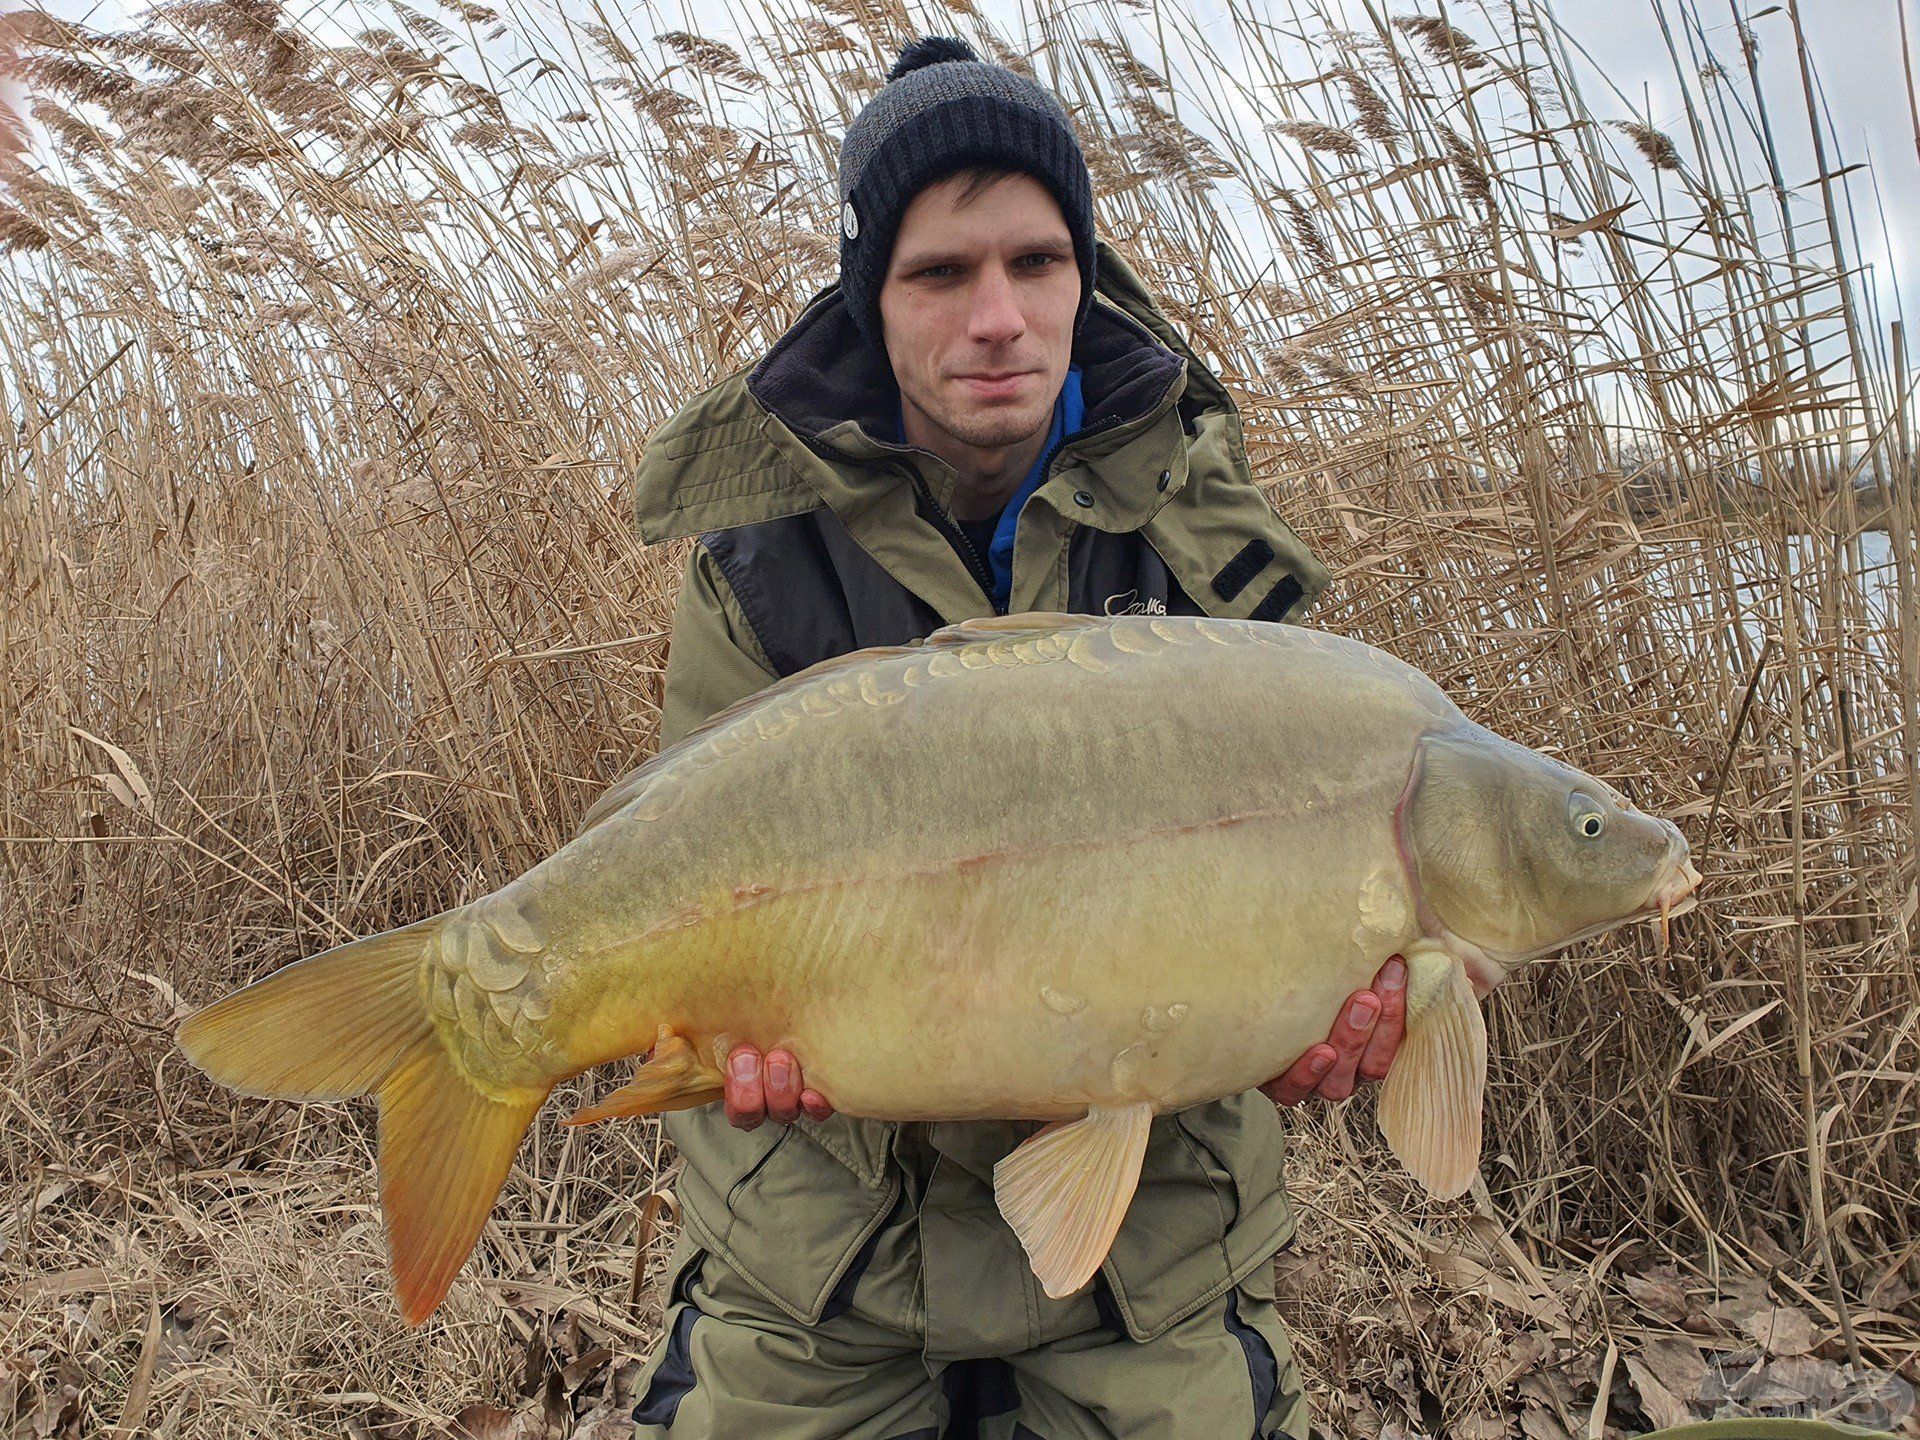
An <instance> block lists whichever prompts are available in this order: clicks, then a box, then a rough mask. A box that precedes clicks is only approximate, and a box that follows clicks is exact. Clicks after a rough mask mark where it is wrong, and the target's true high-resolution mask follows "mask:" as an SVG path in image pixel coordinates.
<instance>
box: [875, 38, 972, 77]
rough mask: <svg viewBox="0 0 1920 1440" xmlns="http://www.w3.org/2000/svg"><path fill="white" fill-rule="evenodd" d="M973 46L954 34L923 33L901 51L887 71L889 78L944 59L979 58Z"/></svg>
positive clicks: (936, 63) (935, 63)
mask: <svg viewBox="0 0 1920 1440" xmlns="http://www.w3.org/2000/svg"><path fill="white" fill-rule="evenodd" d="M979 58H980V57H979V56H978V55H976V54H975V53H974V50H973V47H972V46H971V45H969V44H967V42H966V41H964V40H960V39H956V38H955V37H954V36H952V35H923V36H921V37H920V38H919V39H918V40H915V41H912V42H910V43H909V44H908V45H907V46H906V47H905V48H904V49H902V50H901V52H900V58H899V59H898V60H896V61H894V62H893V68H892V69H891V70H889V71H887V79H889V80H898V79H899V78H900V77H901V76H902V75H904V74H906V73H907V72H908V71H909V70H918V69H919V68H920V67H921V66H922V65H938V64H939V63H940V62H941V61H943V60H978V59H979Z"/></svg>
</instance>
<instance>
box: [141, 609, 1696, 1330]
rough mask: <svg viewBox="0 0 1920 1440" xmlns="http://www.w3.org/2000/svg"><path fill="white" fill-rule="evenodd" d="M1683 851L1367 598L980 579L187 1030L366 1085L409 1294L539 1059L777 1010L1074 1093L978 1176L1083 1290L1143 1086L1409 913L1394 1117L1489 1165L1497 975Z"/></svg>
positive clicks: (591, 1061)
mask: <svg viewBox="0 0 1920 1440" xmlns="http://www.w3.org/2000/svg"><path fill="white" fill-rule="evenodd" d="M1699 878H1700V877H1699V875H1698V874H1697V873H1696V872H1695V870H1694V869H1693V867H1692V865H1691V864H1689V863H1688V860H1687V846H1686V843H1685V841H1684V840H1683V839H1682V838H1681V836H1680V832H1679V831H1678V830H1677V829H1676V828H1675V827H1674V826H1673V825H1672V824H1671V823H1670V822H1668V821H1665V820H1659V819H1655V818H1653V817H1651V816H1648V815H1645V814H1642V813H1640V812H1639V811H1637V810H1635V809H1634V808H1633V807H1632V806H1630V805H1629V804H1628V803H1627V802H1626V801H1625V800H1624V799H1623V797H1621V796H1620V795H1619V793H1618V792H1616V791H1615V790H1614V789H1613V788H1612V787H1610V786H1608V785H1606V784H1605V783H1603V782H1602V781H1599V780H1597V779H1595V778H1593V777H1592V776H1589V775H1585V774H1583V773H1581V772H1580V771H1578V770H1576V769H1573V768H1571V767H1569V766H1567V765H1564V764H1561V763H1560V762H1558V761H1556V760H1552V759H1550V758H1548V757H1546V756H1544V755H1541V754H1538V753H1537V752H1535V751H1532V750H1529V749H1527V748H1526V747H1524V746H1521V745H1517V744H1514V743H1512V742H1510V741H1507V740H1504V739H1501V738H1500V737H1499V736H1497V735H1495V734H1493V733H1492V732H1491V731H1489V730H1486V729H1484V728H1482V727H1481V726H1479V725H1477V724H1474V723H1473V722H1471V721H1469V720H1468V719H1467V718H1466V717H1465V716H1464V715H1462V714H1461V712H1460V711H1459V710H1458V709H1457V708H1456V707H1455V706H1454V704H1453V703H1452V702H1451V701H1450V700H1448V699H1447V697H1446V696H1445V695H1444V694H1443V693H1442V692H1441V690H1440V689H1439V687H1438V686H1436V685H1435V684H1434V683H1433V682H1432V681H1431V680H1429V679H1428V678H1427V677H1426V676H1425V675H1423V674H1421V673H1420V672H1419V671H1418V670H1415V669H1414V668H1412V667H1411V666H1408V665H1405V664H1403V663H1401V662H1400V661H1398V660H1395V659H1394V658H1392V657H1391V656H1389V655H1387V654H1386V653H1385V652H1383V651H1380V650H1377V649H1374V648H1373V647H1371V646H1369V645H1365V644H1362V643H1361V642H1359V641H1355V640H1348V639H1342V638H1340V637H1338V636H1334V635H1330V634H1326V633H1324V632H1319V631H1314V630H1308V629H1304V628H1301V627H1298V626H1293V625H1285V624H1269V623H1264V622H1260V621H1252V620H1223V619H1212V618H1206V617H1182V616H1171V617H1170V616H1161V615H1155V616H1147V615H1121V616H1114V617H1104V616H1086V615H1057V614H1046V613H1039V614H1020V615H1008V616H994V617H989V618H986V619H980V620H969V621H965V622H962V623H959V624H956V625H949V626H947V627H945V628H944V629H941V630H938V631H935V632H934V633H933V634H932V635H930V636H928V637H927V638H926V641H925V643H924V644H914V645H898V646H885V647H878V648H874V649H868V650H861V651H856V652H853V653H851V654H848V655H844V656H839V657H836V658H834V659H831V660H828V661H824V662H822V663H821V664H819V665H816V666H814V667H812V668H811V669H808V670H805V671H802V672H800V673H798V674H796V675H793V676H790V677H788V678H786V679H785V680H782V681H780V682H778V683H776V684H774V685H772V686H769V687H768V688H767V689H765V690H763V691H760V692H759V693H757V694H755V695H752V696H749V697H748V698H747V699H745V700H743V701H741V702H740V703H739V704H737V705H734V706H732V707H730V708H728V709H727V710H724V711H722V712H721V713H719V714H718V715H715V716H714V717H712V718H711V719H710V720H708V721H707V722H706V723H705V724H704V725H702V726H701V727H700V728H699V729H697V730H695V731H693V732H691V733H690V734H688V735H687V736H686V737H685V738H684V739H683V740H681V741H680V742H679V743H678V744H676V745H674V746H672V747H671V748H669V749H667V750H665V751H663V752H662V753H661V754H659V755H658V756H656V757H655V758H654V759H653V760H652V761H650V762H649V763H648V764H646V765H645V766H643V767H642V768H641V769H639V770H638V771H636V772H635V773H634V774H632V775H631V776H629V777H627V778H626V779H625V780H623V781H621V782H620V783H619V784H617V785H616V786H614V787H613V788H612V789H610V790H609V791H608V792H607V793H606V794H605V795H604V796H603V797H602V798H601V799H600V800H599V802H598V803H597V804H595V805H594V807H593V808H592V810H591V811H589V813H588V815H587V817H586V819H585V821H584V823H583V826H582V829H581V831H580V833H579V834H578V835H577V836H576V837H575V838H574V839H573V840H571V841H570V842H569V843H568V844H566V845H565V846H564V847H562V848H561V849H560V850H558V851H556V852H555V853H554V854H553V855H551V856H549V857H548V858H547V859H545V860H543V861H541V862H540V863H539V864H538V865H536V866H534V867H533V868H532V869H531V870H528V871H527V872H526V873H525V874H523V875H521V876H519V877H518V878H517V879H515V880H512V881H511V882H509V883H508V884H506V885H503V886H502V887H501V888H500V889H498V890H496V891H494V892H493V893H491V894H489V895H486V896H483V897H482V898H480V899H478V900H476V901H474V902H472V903H471V904H468V905H464V906H461V907H459V908H457V909H454V910H449V911H446V912H444V913H442V914H439V915H435V916H433V917H431V918H429V919H426V920H422V921H419V922H416V923H414V924H411V925H407V926H404V927H402V928H400V929H396V930H390V931H387V932H385V933H384V934H380V935H375V936H372V937H370V938H368V939H364V940H359V941H355V942H352V943H350V944H346V945H342V946H339V947H337V948H335V949H333V950H329V951H327V952H325V953H323V954H319V955H315V956H312V957H310V958H308V959H305V960H302V961H299V962H297V963H295V964H293V965H290V966H287V967H286V968H284V969H282V970H280V971H278V972H276V973H274V974H272V975H269V976H267V977H265V978H264V979H261V980H259V981H256V982H255V983H253V984H251V985H248V986H246V987H244V988H242V989H240V990H237V991H235V992H233V993H232V994H230V995H228V996H227V997H225V998H224V999H222V1000H219V1001H217V1002H215V1003H214V1004H212V1005H209V1006H208V1007H207V1008H205V1009H203V1010H201V1011H199V1012H197V1013H195V1014H194V1015H192V1016H190V1017H188V1019H187V1020H186V1021H185V1022H183V1024H182V1025H181V1027H180V1032H179V1042H180V1044H181V1046H182V1048H183V1049H184V1050H185V1051H186V1053H187V1055H188V1056H189V1057H190V1058H191V1059H192V1061H193V1062H194V1063H195V1064H196V1065H198V1066H199V1067H200V1068H201V1069H203V1070H205V1071H206V1072H207V1073H208V1074H209V1075H211V1076H212V1077H213V1078H215V1079H216V1080H219V1081H221V1082H222V1083H224V1084H226V1085H229V1086H232V1087H234V1088H236V1089H238V1090H241V1091H244V1092H246V1093H248V1094H253V1095H265V1096H279V1097H285V1098H291V1099H303V1100H338V1099H345V1098H348V1097H351V1096H355V1095H363V1094H366V1093H369V1092H373V1093H375V1094H377V1096H378V1098H379V1106H380V1160H379V1168H380V1194H381V1201H382V1206H383V1209H384V1211H385V1214H386V1219H387V1230H388V1239H389V1246H390V1249H391V1255H392V1263H393V1273H394V1283H395V1290H396V1294H397V1295H398V1298H399V1301H400V1307H401V1311H402V1313H403V1315H404V1316H405V1317H406V1318H407V1320H408V1321H409V1323H416V1324H417V1323H419V1322H420V1321H421V1320H423V1319H425V1317H426V1316H427V1315H428V1314H430V1313H431V1312H432V1310H433V1309H434V1307H435V1306H437V1305H438V1304H439V1302H440V1300H441V1298H442V1297H443V1296H444V1295H445V1293H446V1291H447V1288H448V1287H449V1286H450V1285H451V1283H452V1281H453V1277H454V1275H455V1274H456V1273H457V1272H458V1270H459V1268H460V1266H461V1265H462V1263H464V1261H465V1259H466V1257H467V1254H468V1253H469V1251H470V1250H471V1249H472V1247H473V1245H474V1243H475V1241H476V1240H477V1238H478V1235H479V1231H480V1227H481V1225H482V1224H483V1223H484V1221H485V1219H486V1216H487V1213H488V1211H489V1210H490V1209H491V1208H492V1205H493V1202H494V1199H495V1197H496V1196H497V1194H498V1192H499V1188H500V1185H501V1183H502V1181H503V1180H504V1178H505V1175H506V1172H507V1168H508V1166H509V1164H510V1163H511V1161H512V1159H513V1156H514V1153H515V1152H516V1150H517V1149H518V1148H519V1145H520V1141H521V1137H522V1136H523V1135H524V1133H525V1132H526V1130H527V1128H528V1126H529V1125H530V1124H531V1122H532V1119H533V1115H534V1112H535V1111H536V1110H537V1109H538V1108H539V1107H540V1105H541V1103H542V1102H543V1101H544V1100H545V1099H546V1097H547V1094H548V1092H549V1091H550V1090H551V1089H552V1088H553V1087H554V1086H555V1085H556V1084H558V1083H560V1082H561V1081H563V1080H565V1079H567V1078H568V1077H570V1076H573V1075H576V1074H578V1073H580V1072H581V1071H583V1070H585V1069H587V1068H588V1067H590V1066H593V1065H598V1064H602V1063H604V1062H607V1061H610V1060H617V1059H621V1058H623V1057H627V1056H634V1055H639V1054H642V1053H649V1052H650V1055H651V1058H650V1059H649V1061H648V1062H647V1063H646V1064H645V1065H643V1066H642V1067H641V1068H640V1069H639V1071H638V1073H637V1074H636V1075H635V1076H634V1078H633V1080H632V1081H631V1082H630V1083H629V1084H627V1085H625V1086H623V1087H622V1088H620V1089H619V1090H617V1091H615V1092H613V1093H612V1094H611V1095H609V1096H607V1097H606V1098H605V1099H603V1100H602V1101H600V1103H598V1104H596V1105H593V1106H590V1107H588V1108H587V1109H585V1110H583V1111H582V1112H581V1113H580V1114H579V1115H577V1116H576V1117H574V1119H575V1121H576V1122H578V1121H583V1120H595V1119H604V1118H606V1117H609V1116H615V1115H640V1114H654V1113H658V1112H661V1111H665V1110H670V1109H677V1108H681V1107H684V1106H691V1105H701V1104H707V1103H709V1102H712V1101H714V1100H717V1099H719V1098H720V1096H721V1093H722V1087H723V1083H724V1082H723V1075H722V1068H721V1067H722V1065H723V1064H724V1061H725V1057H726V1055H727V1053H728V1052H729V1051H730V1049H731V1048H732V1047H733V1046H734V1045H735V1044H737V1043H740V1042H743V1041H745V1042H751V1043H753V1044H755V1045H758V1046H759V1047H760V1048H761V1049H762V1050H770V1049H773V1048H775V1047H782V1048H785V1049H788V1050H790V1051H792V1052H793V1054H794V1055H795V1056H796V1057H797V1058H798V1059H799V1061H800V1064H801V1067H802V1070H803V1073H804V1074H805V1075H806V1078H807V1084H808V1085H809V1087H810V1088H812V1089H815V1090H818V1091H819V1092H820V1093H821V1094H822V1095H823V1096H825V1097H826V1098H827V1099H828V1100H829V1101H830V1102H831V1103H832V1104H833V1105H834V1107H835V1108H836V1109H838V1110H840V1111H842V1112H843V1113H846V1114H849V1115H856V1116H869V1117H873V1118H878V1119H885V1120H964V1119H973V1118H986V1117H999V1118H1005V1119H1030V1120H1040V1121H1051V1122H1054V1123H1052V1124H1049V1125H1047V1126H1045V1127H1044V1128H1043V1129H1041V1130H1039V1131H1038V1132H1037V1133H1036V1134H1035V1135H1033V1136H1032V1137H1031V1138H1030V1139H1029V1140H1027V1141H1026V1142H1025V1143H1023V1144H1022V1145H1021V1146H1020V1147H1018V1148H1017V1149H1016V1150H1015V1151H1013V1153H1011V1154H1010V1155H1008V1156H1007V1157H1006V1158H1005V1159H1003V1160H1002V1161H1001V1162H1000V1163H999V1164H998V1166H996V1168H995V1172H994V1182H995V1194H996V1198H997V1200H998V1202H999V1206H1000V1210H1001V1213H1002V1214H1003V1215H1004V1216H1005V1217H1006V1219H1007V1221H1008V1223H1009V1224H1010V1225H1011V1226H1012V1227H1013V1229H1014V1230H1015V1232H1016V1233H1017V1234H1018V1235H1019V1236H1020V1239H1021V1242H1022V1244H1023V1245H1024V1246H1025V1248H1026V1250H1027V1253H1028V1256H1029V1258H1030V1259H1031V1261H1032V1263H1033V1267H1034V1270H1035V1273H1036V1274H1037V1275H1038V1276H1039V1277H1040V1279H1041V1281H1042V1283H1043V1285H1044V1287H1045V1289H1046V1291H1047V1293H1048V1294H1050V1295H1056V1296H1058V1295H1066V1294H1071V1293H1073V1292H1074V1291H1075V1290H1077V1289H1079V1288H1080V1287H1081V1286H1083V1285H1085V1284H1086V1283H1087V1282H1088V1281H1089V1280H1091V1278H1092V1276H1093V1274H1094V1272H1095V1271H1096V1270H1097V1269H1098V1267H1099V1265H1100V1263H1101V1261H1102V1260H1103V1259H1104V1258H1105V1256H1106V1254H1107V1251H1108V1249H1109V1247H1110V1246H1111V1243H1112V1240H1113V1236H1114V1233H1115V1232H1116V1231H1117V1230H1118V1228H1119V1225H1120V1222H1121V1220H1122V1218H1123V1217H1124V1215H1125V1212H1126V1208H1127V1204H1128V1201H1129V1200H1130V1198H1131V1196H1132V1194H1133V1190H1134V1187H1135V1184H1136V1181H1137V1179H1138V1175H1139V1170H1140V1163H1141V1157H1142V1156H1143V1154H1144V1153H1145V1149H1146V1143H1147V1131H1148V1125H1149V1122H1150V1121H1151V1119H1152V1117H1153V1116H1154V1115H1155V1114H1158V1113H1160V1112H1163V1111H1169V1110H1177V1109H1181V1108H1183V1107H1186V1106H1190V1105H1196V1104H1199V1103H1201V1102H1203V1101H1208V1100H1213V1099H1217V1098H1220V1097H1222V1096H1227V1095H1232V1094H1237V1093H1239V1092H1241V1091H1244V1090H1247V1089H1250V1088H1252V1087H1254V1086H1256V1085H1259V1084H1261V1083H1263V1082H1265V1081H1267V1080H1269V1079H1270V1078H1272V1077H1273V1076H1275V1075H1278V1074H1280V1073H1281V1072H1283V1071H1285V1070H1286V1069H1287V1067H1288V1066H1289V1065H1290V1064H1291V1063H1292V1062H1293V1061H1294V1060H1295V1059H1296V1058H1298V1057H1299V1056H1300V1055H1301V1054H1302V1053H1303V1052H1305V1051H1306V1050H1307V1049H1308V1048H1309V1047H1310V1046H1311V1045H1313V1044H1314V1043H1316V1042H1317V1041H1319V1040H1321V1039H1323V1038H1324V1037H1325V1035H1326V1034H1327V1032H1328V1030H1329V1028H1330V1027H1331V1025H1332V1022H1333V1020H1334V1018H1335V1017H1336V1015H1337V1014H1338V1013H1339V1009H1340V1006H1341V1005H1342V1004H1343V1003H1344V1002H1345V1000H1346V998H1347V997H1348V996H1349V995H1350V994H1351V993H1352V992H1353V991H1354V990H1356V989H1359V988H1362V987H1364V986H1366V985H1367V984H1369V983H1370V982H1371V979H1372V977H1373V975H1374V973H1375V971H1376V970H1377V969H1378V967H1379V966H1380V964H1381V963H1382V962H1383V961H1384V960H1385V959H1386V957H1387V956H1389V955H1392V954H1395V953H1398V954H1401V955H1403V956H1405V957H1406V960H1407V964H1408V978H1407V1026H1406V1034H1405V1037H1404V1039H1403V1040H1402V1042H1401V1046H1400V1049H1399V1052H1398V1054H1397V1055H1396V1057H1395V1059H1394V1062H1393V1065H1392V1067H1391V1068H1390V1070H1389V1073H1388V1075H1387V1078H1386V1080H1385V1082H1384V1085H1383V1088H1382V1091H1381V1095H1380V1104H1379V1116H1380V1123H1381V1129H1382V1132H1383V1134H1384V1135H1385V1136H1386V1139H1387V1141H1388V1144H1389V1145H1390V1146H1391V1148H1392V1149H1393V1151H1394V1153H1395V1155H1396V1156H1397V1157H1398V1158H1399V1159H1400V1161H1401V1163H1403V1164H1404V1165H1405V1166H1406V1167H1407V1169H1408V1171H1409V1172H1410V1173H1411V1174H1412V1175H1413V1176H1414V1177H1415V1178H1416V1179H1418V1180H1419V1181H1420V1182H1421V1183H1422V1184H1423V1185H1425V1186H1426V1187H1427V1188H1428V1189H1429V1190H1430V1191H1432V1192H1433V1193H1434V1194H1436V1195H1440V1196H1446V1197H1451V1196H1455V1195H1459V1194H1461V1193H1463V1192H1464V1191H1465V1190H1466V1189H1467V1188H1468V1186H1469V1185H1470V1183H1471V1181H1472V1178H1473V1176H1474V1174H1475V1172H1476V1169H1477V1166H1478V1161H1479V1154H1480V1144H1481V1134H1480V1129H1481V1097H1482V1090H1483V1087H1484V1079H1485V1072H1486V1030H1485V1027H1484V1025H1483V1023H1482V1020H1481V1015H1480V1008H1479V1003H1478V997H1479V996H1480V995H1483V994H1485V993H1487V992H1489V991H1490V990H1491V989H1492V988H1493V987H1494V986H1495V985H1497V984H1499V983H1500V981H1501V980H1502V979H1503V978H1504V977H1505V976H1506V975H1507V974H1508V973H1509V972H1510V971H1511V970H1512V969H1513V968H1514V967H1515V966H1517V965H1519V964H1521V963H1522V962H1524V961H1526V960H1528V959H1531V958H1534V957H1536V956H1539V955H1543V954H1546V953H1549V952H1551V951H1553V950H1555V949H1558V948H1560V947H1562V946H1565V945H1566V944H1568V943H1570V942H1571V941H1574V940H1576V939H1580V938H1582V937H1585V936H1589V935H1594V934H1598V933H1600V932H1601V931H1604V930H1608V929H1611V928H1612V927H1614V926H1616V925H1619V924H1622V923H1624V922H1626V921H1629V920H1634V919H1639V918H1646V917H1659V918H1660V921H1661V923H1662V924H1663V925H1664V921H1665V918H1666V917H1667V916H1669V915H1671V914H1672V913H1675V912H1676V911H1677V910H1680V909H1683V908H1686V906H1687V904H1688V903H1690V899H1691V896H1692V892H1693V889H1694V886H1695V884H1696V883H1697V882H1698V880H1699Z"/></svg>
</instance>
